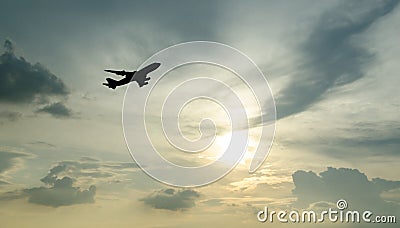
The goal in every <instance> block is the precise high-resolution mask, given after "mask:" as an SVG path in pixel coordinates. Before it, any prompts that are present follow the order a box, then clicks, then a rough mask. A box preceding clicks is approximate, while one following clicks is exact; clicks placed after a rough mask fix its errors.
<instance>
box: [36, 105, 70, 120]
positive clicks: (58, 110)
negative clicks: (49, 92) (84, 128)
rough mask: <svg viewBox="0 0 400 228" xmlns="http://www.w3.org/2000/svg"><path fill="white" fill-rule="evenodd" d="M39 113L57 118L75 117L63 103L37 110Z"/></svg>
mask: <svg viewBox="0 0 400 228" xmlns="http://www.w3.org/2000/svg"><path fill="white" fill-rule="evenodd" d="M36 112H38V113H48V114H50V115H52V116H53V117H55V118H67V117H71V116H72V115H73V113H72V110H71V109H69V108H68V107H67V106H65V105H64V103H62V102H56V103H52V104H49V105H46V106H44V107H43V108H40V109H38V110H36Z"/></svg>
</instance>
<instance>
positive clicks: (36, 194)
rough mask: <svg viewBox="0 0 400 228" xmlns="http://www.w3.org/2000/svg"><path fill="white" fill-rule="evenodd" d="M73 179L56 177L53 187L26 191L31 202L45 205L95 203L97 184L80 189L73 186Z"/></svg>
mask: <svg viewBox="0 0 400 228" xmlns="http://www.w3.org/2000/svg"><path fill="white" fill-rule="evenodd" d="M72 184H73V179H72V178H70V177H67V176H65V177H63V178H61V179H55V180H54V181H53V183H51V187H37V188H28V189H25V190H24V192H25V193H26V194H27V195H28V197H29V198H28V199H29V202H30V203H34V204H40V205H45V206H52V207H59V206H67V205H73V204H82V203H94V197H95V195H96V186H94V185H91V186H90V187H89V189H86V190H80V189H79V188H78V187H73V186H72Z"/></svg>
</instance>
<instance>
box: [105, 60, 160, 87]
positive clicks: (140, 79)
mask: <svg viewBox="0 0 400 228" xmlns="http://www.w3.org/2000/svg"><path fill="white" fill-rule="evenodd" d="M160 65H161V63H152V64H150V65H148V66H146V67H144V68H142V69H141V70H139V71H125V70H121V71H119V70H104V71H106V72H109V73H114V74H116V75H121V76H125V78H123V79H121V80H119V81H117V80H114V79H112V78H106V80H107V83H103V85H105V86H108V88H111V89H115V88H117V86H122V85H126V84H128V83H130V82H133V81H136V82H137V83H138V85H139V87H142V86H144V85H147V84H149V83H148V81H149V80H150V77H147V74H148V73H150V72H152V71H154V70H156V69H157V68H158V67H159V66H160Z"/></svg>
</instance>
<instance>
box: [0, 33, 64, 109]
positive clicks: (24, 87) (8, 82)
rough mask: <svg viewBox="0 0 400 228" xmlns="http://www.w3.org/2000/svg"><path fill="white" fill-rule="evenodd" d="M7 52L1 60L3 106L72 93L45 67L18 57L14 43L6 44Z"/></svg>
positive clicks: (0, 57) (1, 99)
mask: <svg viewBox="0 0 400 228" xmlns="http://www.w3.org/2000/svg"><path fill="white" fill-rule="evenodd" d="M4 49H5V52H4V53H3V54H2V55H1V56H0V102H8V103H29V102H33V101H38V100H47V99H48V98H49V97H50V96H66V95H67V94H68V93H69V92H68V89H67V87H66V85H65V84H64V82H63V81H62V80H61V79H60V78H58V77H57V76H55V75H54V74H52V73H51V72H50V71H49V70H47V69H46V68H45V67H44V66H43V65H41V64H40V63H36V64H31V63H29V62H28V61H26V60H25V59H24V58H23V57H17V56H15V54H14V52H13V50H14V47H13V44H12V42H11V41H10V40H6V41H5V43H4Z"/></svg>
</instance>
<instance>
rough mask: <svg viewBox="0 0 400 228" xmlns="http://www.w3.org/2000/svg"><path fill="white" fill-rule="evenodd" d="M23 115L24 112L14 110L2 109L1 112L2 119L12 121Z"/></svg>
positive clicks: (0, 117)
mask: <svg viewBox="0 0 400 228" xmlns="http://www.w3.org/2000/svg"><path fill="white" fill-rule="evenodd" d="M21 117H22V113H20V112H14V111H2V112H0V119H5V120H8V121H10V122H13V121H17V120H18V119H20V118H21Z"/></svg>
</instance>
